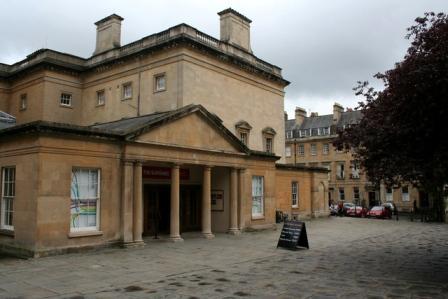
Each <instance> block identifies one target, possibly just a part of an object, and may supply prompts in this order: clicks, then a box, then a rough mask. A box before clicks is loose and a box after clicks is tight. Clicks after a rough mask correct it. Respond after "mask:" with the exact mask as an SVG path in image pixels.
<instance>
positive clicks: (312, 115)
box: [310, 112, 319, 117]
mask: <svg viewBox="0 0 448 299" xmlns="http://www.w3.org/2000/svg"><path fill="white" fill-rule="evenodd" d="M317 116H319V113H317V112H311V115H310V117H317Z"/></svg>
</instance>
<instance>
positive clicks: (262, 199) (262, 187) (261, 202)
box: [251, 175, 265, 219]
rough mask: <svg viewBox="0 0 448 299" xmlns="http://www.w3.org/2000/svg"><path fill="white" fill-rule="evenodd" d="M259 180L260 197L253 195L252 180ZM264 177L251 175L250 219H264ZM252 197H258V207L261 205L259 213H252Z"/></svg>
mask: <svg viewBox="0 0 448 299" xmlns="http://www.w3.org/2000/svg"><path fill="white" fill-rule="evenodd" d="M255 178H259V179H261V195H254V179H255ZM264 191H265V190H264V176H260V175H253V176H252V209H251V216H252V219H261V218H264ZM254 197H260V205H261V213H254Z"/></svg>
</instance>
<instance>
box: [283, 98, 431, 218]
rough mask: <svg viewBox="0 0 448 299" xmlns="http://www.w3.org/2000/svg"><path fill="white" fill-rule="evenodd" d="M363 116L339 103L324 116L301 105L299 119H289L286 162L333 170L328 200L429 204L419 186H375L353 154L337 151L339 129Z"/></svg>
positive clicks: (400, 205)
mask: <svg viewBox="0 0 448 299" xmlns="http://www.w3.org/2000/svg"><path fill="white" fill-rule="evenodd" d="M361 117H362V115H361V112H360V111H354V110H346V111H344V108H343V107H342V106H341V105H339V104H337V103H335V104H334V106H333V114H329V115H321V116H319V115H317V114H316V113H312V114H311V115H310V116H307V114H306V111H305V110H304V109H303V108H300V107H297V108H296V110H295V118H294V119H291V120H288V119H285V129H286V131H285V132H286V133H285V136H286V147H285V155H286V163H287V164H291V165H299V166H311V167H324V168H327V169H328V170H330V172H329V173H328V182H329V192H328V203H330V202H333V203H337V202H339V201H343V202H357V203H358V204H363V205H365V206H373V205H376V204H378V203H380V202H388V201H393V202H394V203H395V204H396V205H397V207H398V209H399V211H411V209H412V208H413V202H414V201H416V202H417V205H418V206H419V207H420V206H422V207H423V206H425V205H427V204H428V203H427V202H424V201H423V200H422V201H420V195H419V191H418V189H416V188H414V187H412V186H411V185H408V184H403V186H400V187H398V186H396V187H395V188H386V186H383V185H382V186H380V188H375V187H374V186H373V185H372V184H371V183H370V182H369V180H368V178H367V177H366V175H365V172H364V171H363V170H362V169H361V168H360V167H359V164H358V163H357V162H356V161H355V159H354V157H353V155H352V153H350V152H345V151H337V150H336V148H335V147H334V146H333V145H332V143H333V141H334V139H335V138H336V137H337V130H338V129H343V128H345V127H347V126H350V125H352V124H355V123H357V122H358V121H359V119H360V118H361ZM406 191H407V192H406Z"/></svg>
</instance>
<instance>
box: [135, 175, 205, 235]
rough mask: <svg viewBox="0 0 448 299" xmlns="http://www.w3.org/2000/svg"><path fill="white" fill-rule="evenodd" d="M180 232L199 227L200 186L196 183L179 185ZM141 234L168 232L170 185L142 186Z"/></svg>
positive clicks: (194, 229)
mask: <svg viewBox="0 0 448 299" xmlns="http://www.w3.org/2000/svg"><path fill="white" fill-rule="evenodd" d="M179 195H180V198H179V199H180V215H179V216H180V219H179V221H180V222H179V224H180V232H181V233H182V232H187V231H196V230H200V229H201V195H202V188H201V186H197V185H181V186H180V194H179ZM143 196H144V217H143V218H144V219H143V234H144V235H146V236H154V235H155V234H156V233H157V234H159V235H160V234H169V233H170V211H171V202H170V201H171V186H170V185H169V184H157V185H154V184H146V185H145V187H144V194H143Z"/></svg>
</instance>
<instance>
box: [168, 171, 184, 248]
mask: <svg viewBox="0 0 448 299" xmlns="http://www.w3.org/2000/svg"><path fill="white" fill-rule="evenodd" d="M179 168H180V167H179V165H173V166H172V167H171V211H170V240H171V241H173V242H177V241H183V239H182V238H181V237H180V233H179V232H180V229H179V223H180V221H179V218H180V202H179V200H180V199H179V188H180V186H179V183H180V180H179Z"/></svg>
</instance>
